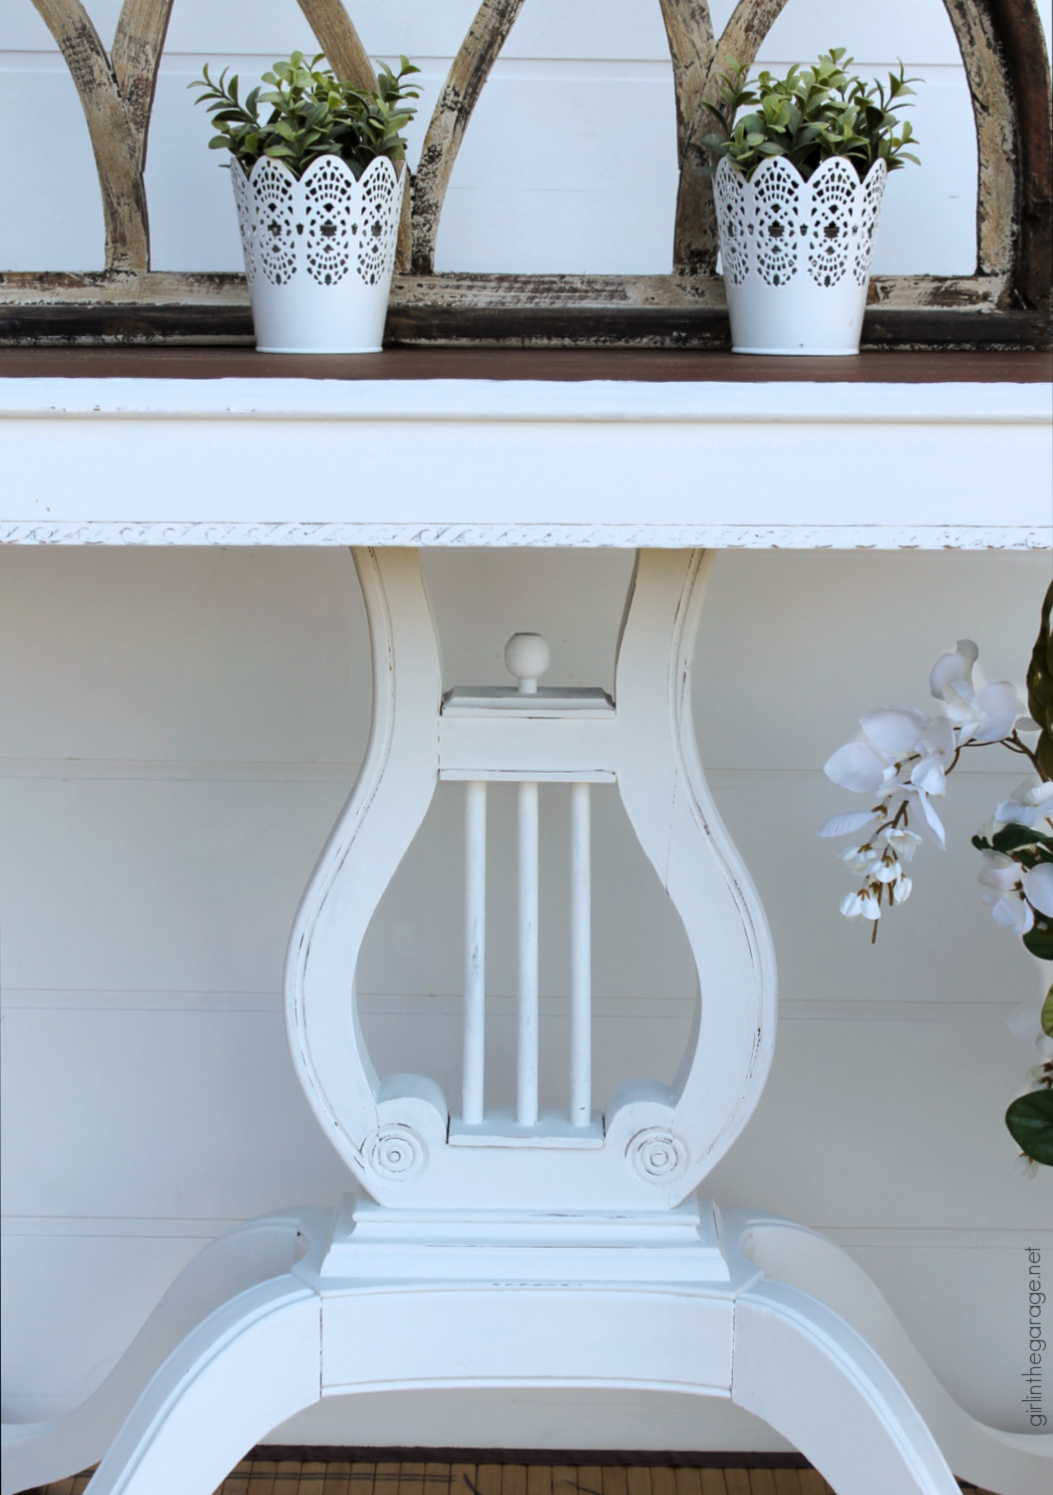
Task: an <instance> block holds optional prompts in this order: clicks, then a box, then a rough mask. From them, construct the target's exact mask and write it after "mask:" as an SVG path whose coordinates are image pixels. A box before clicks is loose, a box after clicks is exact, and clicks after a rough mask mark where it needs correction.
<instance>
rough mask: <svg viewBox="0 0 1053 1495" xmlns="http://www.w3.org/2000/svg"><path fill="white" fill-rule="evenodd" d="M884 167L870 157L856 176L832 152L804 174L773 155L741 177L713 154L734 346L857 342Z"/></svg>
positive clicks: (846, 347) (752, 349) (792, 347)
mask: <svg viewBox="0 0 1053 1495" xmlns="http://www.w3.org/2000/svg"><path fill="white" fill-rule="evenodd" d="M886 175H887V172H886V169H885V163H884V161H878V162H876V163H875V164H874V165H873V166H872V167H871V169H870V171H869V172H868V173H867V177H866V180H865V181H863V182H861V181H860V180H859V177H858V176H857V174H856V170H855V167H854V166H852V164H851V163H850V162H849V161H846V160H845V159H844V158H843V157H841V156H832V157H831V158H830V159H829V160H827V161H824V162H823V163H822V165H821V166H820V167H818V169H817V170H816V171H815V172H814V173H813V174H812V176H811V177H810V179H809V180H808V181H807V182H806V181H805V180H804V178H803V177H802V176H801V174H800V172H799V171H798V170H797V168H796V167H795V166H792V165H791V164H790V163H789V162H788V161H786V160H785V159H784V158H783V157H781V156H774V157H772V158H771V159H770V160H768V161H765V162H763V163H762V164H761V165H760V166H759V167H758V168H757V170H756V171H755V172H754V173H753V176H752V177H751V178H750V180H749V181H747V180H746V178H745V176H743V174H742V173H741V172H740V171H736V170H735V168H734V167H733V166H732V165H731V163H730V162H729V161H728V160H727V159H726V158H724V159H722V160H721V162H720V165H719V166H718V167H717V170H716V174H715V176H714V178H713V195H714V197H715V198H716V205H717V224H718V227H719V229H720V253H721V257H722V259H723V263H724V287H725V290H726V292H727V297H728V311H729V313H730V315H731V342H732V349H733V351H734V352H736V353H784V354H794V353H796V354H844V353H858V352H859V336H860V333H861V331H862V328H863V310H864V308H865V306H866V299H867V286H868V284H869V281H870V260H871V255H872V251H873V243H874V230H875V228H876V226H877V218H878V212H879V210H880V208H881V198H882V195H883V193H884V190H885V177H886Z"/></svg>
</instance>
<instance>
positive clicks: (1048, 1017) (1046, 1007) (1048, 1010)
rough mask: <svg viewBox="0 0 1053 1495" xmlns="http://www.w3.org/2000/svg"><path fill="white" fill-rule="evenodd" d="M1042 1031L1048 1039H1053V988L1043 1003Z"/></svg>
mask: <svg viewBox="0 0 1053 1495" xmlns="http://www.w3.org/2000/svg"><path fill="white" fill-rule="evenodd" d="M1042 1031H1043V1033H1044V1034H1045V1035H1046V1037H1047V1038H1053V986H1051V987H1050V988H1049V991H1047V992H1046V1000H1045V1001H1044V1002H1043V1003H1042Z"/></svg>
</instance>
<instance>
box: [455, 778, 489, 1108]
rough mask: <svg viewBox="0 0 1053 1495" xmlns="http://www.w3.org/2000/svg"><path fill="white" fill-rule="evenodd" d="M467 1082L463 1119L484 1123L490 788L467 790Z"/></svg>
mask: <svg viewBox="0 0 1053 1495" xmlns="http://www.w3.org/2000/svg"><path fill="white" fill-rule="evenodd" d="M464 809H465V845H464V862H465V878H464V883H465V887H464V1079H463V1082H462V1090H461V1116H462V1117H463V1118H464V1120H465V1121H466V1122H467V1123H468V1125H469V1126H475V1125H476V1124H477V1123H478V1122H480V1121H482V1119H483V1098H484V1094H485V1065H486V784H485V782H482V781H480V780H479V779H470V780H469V781H468V783H467V784H466V785H465V798H464Z"/></svg>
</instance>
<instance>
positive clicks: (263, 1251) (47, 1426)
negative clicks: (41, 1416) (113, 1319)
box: [2, 1209, 330, 1495]
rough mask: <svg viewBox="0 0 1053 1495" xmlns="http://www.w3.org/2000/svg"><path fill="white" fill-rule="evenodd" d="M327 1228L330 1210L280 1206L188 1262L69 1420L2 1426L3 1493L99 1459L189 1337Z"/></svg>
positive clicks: (277, 1272) (279, 1271) (280, 1270)
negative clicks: (97, 1384)
mask: <svg viewBox="0 0 1053 1495" xmlns="http://www.w3.org/2000/svg"><path fill="white" fill-rule="evenodd" d="M329 1227H330V1214H329V1211H328V1210H311V1209H293V1210H282V1211H279V1212H278V1213H276V1214H273V1215H267V1216H264V1217H263V1218H262V1219H259V1220H252V1221H250V1222H249V1223H248V1224H246V1225H241V1226H238V1227H237V1228H236V1229H234V1230H231V1231H228V1232H227V1234H226V1235H223V1236H220V1237H219V1239H218V1240H216V1241H213V1242H212V1243H211V1244H210V1245H208V1246H206V1247H205V1248H204V1249H203V1250H202V1251H199V1252H198V1254H197V1255H196V1256H195V1257H194V1258H193V1260H192V1261H190V1262H188V1263H187V1265H186V1266H185V1267H184V1268H183V1270H182V1272H180V1274H179V1276H178V1277H177V1278H176V1279H175V1281H174V1282H173V1283H172V1285H171V1286H170V1287H169V1288H168V1290H167V1291H166V1293H165V1295H164V1297H163V1298H162V1299H161V1301H160V1302H159V1303H158V1305H157V1307H156V1308H155V1309H154V1311H153V1312H152V1313H151V1315H150V1317H149V1318H148V1319H147V1321H146V1323H145V1324H144V1325H143V1327H142V1329H141V1330H140V1331H139V1333H138V1334H137V1335H136V1337H135V1339H134V1340H133V1341H132V1343H131V1344H130V1345H129V1346H128V1348H127V1350H126V1351H125V1352H124V1354H123V1355H122V1356H121V1358H120V1360H119V1361H118V1362H117V1364H116V1365H115V1366H114V1368H113V1370H112V1371H111V1372H110V1374H109V1375H108V1376H107V1377H106V1379H105V1380H104V1381H103V1383H102V1385H101V1386H99V1387H98V1388H97V1389H96V1390H95V1391H93V1392H92V1393H91V1395H90V1396H88V1397H87V1398H86V1399H85V1400H84V1401H83V1402H81V1403H80V1404H79V1406H77V1407H75V1408H74V1409H73V1410H72V1411H71V1412H69V1413H68V1414H67V1415H66V1416H64V1417H58V1418H55V1419H53V1420H52V1421H48V1422H35V1423H5V1424H4V1425H3V1481H2V1495H14V1492H15V1491H18V1490H26V1489H29V1488H31V1487H33V1486H37V1485H46V1484H49V1483H50V1482H51V1481H52V1480H58V1479H65V1478H67V1477H68V1476H69V1475H71V1474H76V1473H78V1472H79V1471H80V1470H81V1469H86V1468H88V1467H89V1465H91V1464H96V1463H98V1461H99V1460H100V1459H101V1458H102V1456H103V1454H104V1453H105V1452H106V1450H107V1448H108V1447H109V1446H110V1444H111V1443H112V1442H113V1440H114V1438H115V1437H116V1436H117V1433H118V1431H119V1429H120V1427H121V1425H122V1423H123V1422H124V1421H125V1419H126V1418H127V1417H128V1415H129V1413H130V1412H131V1411H132V1408H133V1407H134V1406H135V1404H136V1402H137V1401H138V1399H139V1397H140V1396H141V1395H142V1393H143V1389H144V1387H146V1386H148V1385H149V1384H150V1382H151V1380H152V1379H153V1377H154V1376H155V1375H156V1374H157V1372H158V1371H159V1370H160V1369H161V1367H162V1366H163V1365H164V1363H165V1361H166V1359H167V1358H168V1356H169V1355H170V1354H172V1352H173V1351H175V1350H176V1349H178V1347H179V1346H180V1344H182V1343H183V1341H184V1340H185V1339H186V1336H187V1335H188V1334H190V1333H192V1332H193V1331H194V1330H195V1329H196V1328H197V1327H198V1325H200V1324H201V1323H203V1322H204V1320H205V1319H207V1318H208V1316H209V1314H211V1313H213V1312H215V1310H217V1309H220V1308H223V1307H224V1306H225V1305H226V1304H228V1303H229V1302H230V1301H231V1300H232V1299H234V1298H236V1297H237V1295H238V1294H239V1293H243V1292H245V1291H246V1290H247V1289H248V1288H252V1287H256V1286H257V1285H258V1284H259V1283H262V1282H267V1281H268V1280H270V1279H272V1278H275V1277H280V1276H282V1275H283V1274H285V1273H287V1272H288V1271H289V1269H290V1267H291V1266H292V1265H293V1263H294V1262H295V1261H296V1260H297V1259H298V1258H299V1257H301V1256H302V1255H303V1253H304V1250H305V1249H306V1248H307V1247H308V1246H309V1245H310V1244H311V1243H314V1242H318V1241H320V1240H321V1239H322V1238H323V1237H324V1236H325V1234H326V1232H327V1230H328V1229H329Z"/></svg>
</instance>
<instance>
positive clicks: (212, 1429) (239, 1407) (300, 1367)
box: [88, 1275, 321, 1495]
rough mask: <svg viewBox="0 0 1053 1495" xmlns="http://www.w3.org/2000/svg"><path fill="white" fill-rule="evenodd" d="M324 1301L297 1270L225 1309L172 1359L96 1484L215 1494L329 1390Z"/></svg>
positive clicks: (99, 1492)
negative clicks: (280, 1428)
mask: <svg viewBox="0 0 1053 1495" xmlns="http://www.w3.org/2000/svg"><path fill="white" fill-rule="evenodd" d="M320 1362H321V1300H320V1298H319V1297H318V1295H317V1294H316V1293H315V1292H313V1291H312V1289H311V1288H309V1287H306V1286H305V1285H304V1283H303V1282H302V1281H301V1280H300V1279H299V1278H298V1277H293V1276H291V1275H285V1276H283V1277H276V1278H274V1279H272V1280H271V1281H270V1282H264V1283H261V1284H260V1286H259V1287H254V1288H249V1289H248V1291H247V1292H244V1293H240V1294H239V1295H238V1296H237V1297H236V1298H234V1299H233V1300H232V1301H231V1302H230V1303H227V1304H225V1305H224V1307H222V1308H220V1309H217V1310H216V1312H215V1313H213V1314H211V1315H210V1316H209V1317H208V1318H207V1319H206V1320H205V1322H204V1323H203V1324H201V1325H200V1326H199V1328H197V1329H195V1330H194V1331H193V1332H192V1333H191V1334H189V1335H188V1336H187V1337H186V1339H185V1340H184V1341H183V1343H182V1344H181V1345H180V1346H179V1348H178V1349H177V1350H176V1351H175V1352H174V1353H173V1354H172V1355H170V1356H169V1357H168V1359H167V1360H166V1361H165V1363H164V1365H163V1366H162V1367H161V1369H160V1370H159V1371H158V1372H157V1374H156V1375H155V1376H154V1378H153V1380H152V1381H151V1382H150V1384H149V1386H148V1387H147V1388H146V1390H145V1391H144V1392H143V1394H142V1396H141V1397H140V1398H139V1400H138V1402H137V1403H136V1404H135V1407H134V1409H133V1410H132V1413H131V1415H130V1416H129V1417H128V1419H127V1420H126V1422H125V1424H124V1426H123V1427H122V1428H121V1430H120V1432H119V1433H118V1434H117V1437H116V1438H115V1439H114V1442H113V1444H112V1446H111V1447H110V1450H109V1452H108V1453H107V1455H106V1457H105V1458H104V1459H103V1461H102V1463H101V1464H100V1465H99V1468H98V1469H97V1470H96V1472H95V1475H94V1477H93V1478H92V1480H91V1483H90V1484H89V1486H88V1489H89V1491H90V1492H91V1495H211V1492H212V1491H213V1490H215V1489H216V1488H217V1487H218V1486H219V1485H221V1484H222V1483H223V1480H224V1479H225V1478H226V1476H227V1475H228V1474H229V1473H230V1470H231V1469H232V1468H233V1466H234V1465H235V1464H236V1463H237V1462H238V1460H239V1459H240V1458H243V1457H244V1455H245V1453H246V1451H247V1450H248V1449H250V1448H252V1447H253V1445H254V1444H255V1443H257V1442H258V1441H259V1440H260V1438H262V1437H263V1436H264V1435H265V1434H267V1433H268V1432H270V1430H271V1428H273V1427H276V1426H277V1424H278V1423H280V1422H284V1421H285V1419H286V1418H287V1417H292V1416H293V1414H294V1413H295V1412H299V1411H301V1410H302V1409H303V1408H304V1407H309V1406H312V1405H313V1404H314V1403H315V1402H316V1401H317V1400H318V1399H319V1397H320V1395H321V1374H320V1369H321V1364H320Z"/></svg>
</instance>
